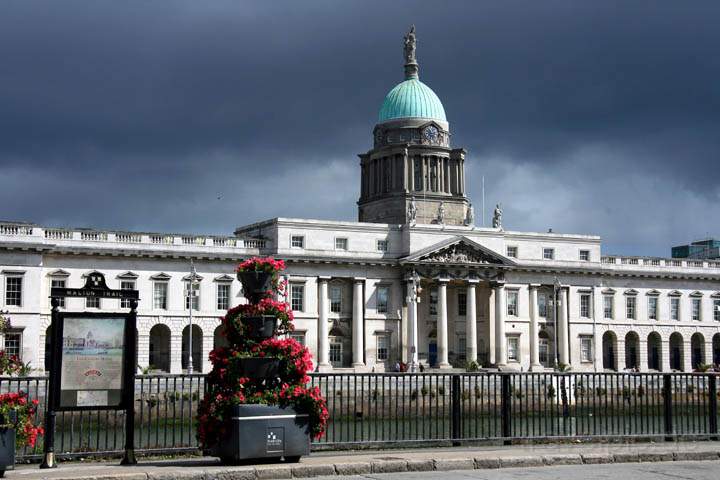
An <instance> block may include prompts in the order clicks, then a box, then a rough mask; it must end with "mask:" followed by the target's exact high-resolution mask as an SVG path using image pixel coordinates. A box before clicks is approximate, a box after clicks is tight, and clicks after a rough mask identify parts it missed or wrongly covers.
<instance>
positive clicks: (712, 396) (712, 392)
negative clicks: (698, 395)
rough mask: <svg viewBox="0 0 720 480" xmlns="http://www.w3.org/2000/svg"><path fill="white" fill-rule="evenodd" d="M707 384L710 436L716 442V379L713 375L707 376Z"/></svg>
mask: <svg viewBox="0 0 720 480" xmlns="http://www.w3.org/2000/svg"><path fill="white" fill-rule="evenodd" d="M709 380H710V382H709V384H708V396H709V398H708V400H709V401H710V413H709V415H710V434H711V435H712V436H713V437H712V439H713V440H717V433H718V423H717V413H718V405H717V403H718V402H717V377H716V376H715V374H714V373H711V374H710V375H709Z"/></svg>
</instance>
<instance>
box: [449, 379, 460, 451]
mask: <svg viewBox="0 0 720 480" xmlns="http://www.w3.org/2000/svg"><path fill="white" fill-rule="evenodd" d="M450 388H451V389H452V397H451V398H452V438H453V445H454V446H458V445H460V442H459V439H460V438H461V437H462V424H461V421H460V409H461V405H460V375H459V374H454V375H453V376H452V384H451V387H450Z"/></svg>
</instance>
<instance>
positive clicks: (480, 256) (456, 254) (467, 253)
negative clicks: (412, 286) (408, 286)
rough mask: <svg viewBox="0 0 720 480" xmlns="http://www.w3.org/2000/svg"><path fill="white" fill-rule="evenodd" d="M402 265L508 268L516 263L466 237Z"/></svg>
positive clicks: (416, 255) (437, 246)
mask: <svg viewBox="0 0 720 480" xmlns="http://www.w3.org/2000/svg"><path fill="white" fill-rule="evenodd" d="M401 262H402V263H420V264H435V265H438V264H443V265H494V266H504V265H506V266H510V265H516V263H515V262H514V261H513V260H511V259H510V258H508V257H505V256H504V255H501V254H499V253H497V252H494V251H492V250H490V249H489V248H486V247H484V246H482V245H480V244H479V243H477V242H474V241H472V240H470V239H469V238H467V237H463V236H457V237H453V238H449V239H447V240H444V241H442V242H440V243H436V244H435V245H431V246H430V247H427V248H424V249H422V250H420V251H418V252H415V253H412V254H410V255H408V256H407V257H405V258H403V259H401Z"/></svg>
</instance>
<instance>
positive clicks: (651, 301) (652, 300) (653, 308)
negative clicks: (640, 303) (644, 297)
mask: <svg viewBox="0 0 720 480" xmlns="http://www.w3.org/2000/svg"><path fill="white" fill-rule="evenodd" d="M657 317H658V297H648V318H649V319H650V320H657Z"/></svg>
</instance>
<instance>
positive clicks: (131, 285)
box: [120, 280, 135, 308]
mask: <svg viewBox="0 0 720 480" xmlns="http://www.w3.org/2000/svg"><path fill="white" fill-rule="evenodd" d="M120 290H135V280H123V281H121V282H120ZM120 308H130V299H129V298H121V299H120Z"/></svg>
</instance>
